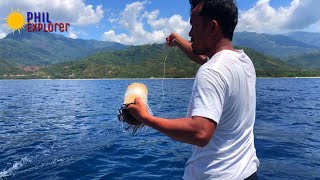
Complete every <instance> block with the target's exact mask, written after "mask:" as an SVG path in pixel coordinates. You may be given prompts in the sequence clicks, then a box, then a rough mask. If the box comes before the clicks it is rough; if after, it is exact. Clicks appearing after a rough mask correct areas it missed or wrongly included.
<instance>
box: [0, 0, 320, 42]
mask: <svg viewBox="0 0 320 180" xmlns="http://www.w3.org/2000/svg"><path fill="white" fill-rule="evenodd" d="M237 5H238V9H239V22H238V26H237V27H236V31H238V32H242V31H249V32H258V33H269V34H280V33H286V32H290V31H308V32H320V13H319V12H318V11H319V10H318V8H319V7H320V0H237ZM17 9H19V11H21V12H24V13H25V14H26V12H48V13H49V14H50V20H51V22H59V23H60V22H62V23H65V22H68V23H70V24H71V26H70V29H68V32H64V33H61V34H63V35H64V36H67V37H69V38H73V39H77V38H79V39H95V40H99V41H112V42H119V43H122V44H127V45H141V44H152V43H164V42H165V37H167V36H168V35H169V34H170V33H171V32H177V33H179V34H180V35H181V36H183V37H184V38H187V39H189V37H188V33H189V31H190V28H191V26H190V23H189V15H190V5H189V1H188V0H175V1H173V0H136V1H132V0H1V1H0V38H4V37H5V36H6V35H7V34H9V33H11V32H12V30H8V26H7V24H6V20H5V18H6V17H7V16H8V14H9V13H10V12H11V11H12V10H17Z"/></svg>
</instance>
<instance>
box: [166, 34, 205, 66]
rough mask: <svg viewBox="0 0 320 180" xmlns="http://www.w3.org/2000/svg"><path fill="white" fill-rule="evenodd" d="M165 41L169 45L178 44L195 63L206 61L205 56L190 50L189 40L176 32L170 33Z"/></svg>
mask: <svg viewBox="0 0 320 180" xmlns="http://www.w3.org/2000/svg"><path fill="white" fill-rule="evenodd" d="M166 43H167V45H168V46H170V47H174V46H178V47H179V48H180V49H181V50H182V51H183V52H184V53H185V54H186V55H187V56H188V57H189V58H190V59H191V60H192V61H194V62H196V63H197V64H201V65H202V64H204V63H205V62H207V56H205V55H196V54H194V53H193V52H192V47H191V42H189V41H187V40H186V39H184V38H182V37H181V36H179V35H178V34H177V33H171V34H170V36H168V37H167V38H166Z"/></svg>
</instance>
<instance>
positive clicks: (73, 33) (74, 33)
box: [68, 31, 78, 39]
mask: <svg viewBox="0 0 320 180" xmlns="http://www.w3.org/2000/svg"><path fill="white" fill-rule="evenodd" d="M68 37H69V38H71V39H77V38H78V35H77V33H76V32H73V31H69V34H68Z"/></svg>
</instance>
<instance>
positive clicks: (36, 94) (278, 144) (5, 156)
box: [0, 78, 320, 180]
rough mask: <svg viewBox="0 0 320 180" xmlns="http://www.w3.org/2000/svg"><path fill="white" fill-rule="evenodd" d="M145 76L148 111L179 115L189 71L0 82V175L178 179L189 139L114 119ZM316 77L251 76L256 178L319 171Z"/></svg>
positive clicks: (310, 175)
mask: <svg viewBox="0 0 320 180" xmlns="http://www.w3.org/2000/svg"><path fill="white" fill-rule="evenodd" d="M132 82H141V83H145V84H146V85H147V87H148V89H149V106H150V108H151V109H152V111H153V113H154V115H156V116H161V117H167V118H176V117H184V116H185V115H186V111H187V106H188V101H189V97H190V94H191V87H192V84H193V80H192V79H166V80H161V79H159V80H157V79H131V80H2V81H0V179H162V180H164V179H166V180H167V179H181V178H182V175H183V171H184V166H185V163H186V161H187V160H188V158H189V157H190V156H191V145H187V144H183V143H180V142H176V141H173V140H171V139H170V138H168V137H166V136H164V135H162V134H161V133H159V132H157V131H155V130H153V129H151V128H143V129H140V130H139V132H138V134H137V135H132V134H131V133H130V132H126V131H125V125H123V124H121V123H119V122H118V119H117V109H118V108H119V107H120V106H121V104H122V102H123V96H124V93H125V90H126V87H127V86H128V85H129V84H131V83H132ZM319 92H320V79H317V78H314V79H308V78H301V79H300V78H277V79H257V114H256V124H255V130H254V133H255V144H256V149H257V155H258V158H259V159H260V163H261V164H260V167H259V170H258V176H259V179H262V180H264V179H270V180H277V179H281V180H284V179H290V180H295V179H296V180H300V179H320V95H319Z"/></svg>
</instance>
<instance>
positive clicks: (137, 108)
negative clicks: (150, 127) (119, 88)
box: [128, 97, 151, 123]
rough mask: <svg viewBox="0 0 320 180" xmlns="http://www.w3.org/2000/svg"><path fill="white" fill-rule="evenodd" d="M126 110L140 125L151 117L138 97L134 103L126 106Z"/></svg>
mask: <svg viewBox="0 0 320 180" xmlns="http://www.w3.org/2000/svg"><path fill="white" fill-rule="evenodd" d="M128 110H129V112H130V114H131V116H133V117H134V118H135V119H137V120H138V121H140V122H142V123H146V121H147V119H148V118H149V117H150V116H151V115H150V114H149V112H148V110H147V107H146V105H145V104H144V102H143V101H142V100H141V99H140V98H139V97H137V98H136V99H135V101H134V103H132V104H129V105H128Z"/></svg>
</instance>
